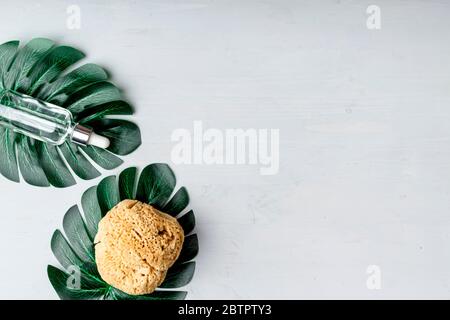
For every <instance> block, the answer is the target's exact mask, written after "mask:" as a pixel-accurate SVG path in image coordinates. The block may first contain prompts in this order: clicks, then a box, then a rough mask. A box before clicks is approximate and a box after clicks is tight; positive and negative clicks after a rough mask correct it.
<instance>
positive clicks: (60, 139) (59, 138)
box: [0, 89, 109, 148]
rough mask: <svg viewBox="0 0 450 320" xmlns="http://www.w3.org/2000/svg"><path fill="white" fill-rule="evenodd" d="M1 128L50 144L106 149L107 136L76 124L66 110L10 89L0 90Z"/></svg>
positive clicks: (107, 143) (107, 144)
mask: <svg viewBox="0 0 450 320" xmlns="http://www.w3.org/2000/svg"><path fill="white" fill-rule="evenodd" d="M0 126H4V127H8V128H10V129H12V130H13V131H15V132H19V133H22V134H24V135H26V136H29V137H31V138H34V139H37V140H41V141H44V142H47V143H50V144H53V145H60V144H62V143H64V141H66V140H68V139H70V140H71V141H73V142H75V143H77V144H81V145H87V144H91V145H95V146H98V147H101V148H107V147H108V146H109V140H108V139H107V138H106V137H103V136H100V135H97V134H95V133H94V132H93V131H92V129H90V128H87V127H84V126H82V125H80V124H78V123H75V122H74V120H73V117H72V114H71V113H70V111H69V110H67V109H65V108H61V107H59V106H56V105H54V104H51V103H48V102H45V101H41V100H38V99H35V98H33V97H30V96H27V95H25V94H21V93H18V92H15V91H12V90H2V89H0Z"/></svg>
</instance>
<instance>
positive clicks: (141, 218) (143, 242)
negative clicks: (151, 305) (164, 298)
mask: <svg viewBox="0 0 450 320" xmlns="http://www.w3.org/2000/svg"><path fill="white" fill-rule="evenodd" d="M183 241H184V232H183V229H182V227H181V226H180V224H179V223H178V221H177V220H176V219H175V218H173V217H171V216H170V215H168V214H165V213H163V212H161V211H159V210H157V209H155V208H154V207H152V206H151V205H148V204H146V203H142V202H140V201H137V200H123V201H121V202H120V203H119V204H117V205H116V206H115V207H114V208H112V209H111V210H110V211H109V212H108V213H107V214H106V215H105V216H104V217H103V219H102V220H100V223H99V224H98V232H97V235H96V236H95V239H94V243H95V260H96V262H97V268H98V271H99V273H100V275H101V277H102V278H103V280H105V281H106V282H107V283H109V284H110V285H112V286H113V287H115V288H117V289H119V290H122V291H124V292H126V293H128V294H133V295H138V294H147V293H151V292H153V291H154V290H155V288H156V287H157V286H159V285H160V284H161V283H162V282H163V281H164V278H165V276H166V273H167V269H169V268H170V267H171V266H172V265H173V263H174V262H175V261H176V259H178V256H179V255H180V251H181V248H182V246H183Z"/></svg>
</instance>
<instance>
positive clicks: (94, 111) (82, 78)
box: [0, 38, 141, 187]
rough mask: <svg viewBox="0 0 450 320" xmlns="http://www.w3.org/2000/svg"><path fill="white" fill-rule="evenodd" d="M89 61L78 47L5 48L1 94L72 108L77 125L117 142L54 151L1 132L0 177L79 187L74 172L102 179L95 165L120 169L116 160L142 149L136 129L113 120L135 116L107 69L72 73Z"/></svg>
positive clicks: (0, 51) (38, 43)
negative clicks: (102, 146)
mask: <svg viewBox="0 0 450 320" xmlns="http://www.w3.org/2000/svg"><path fill="white" fill-rule="evenodd" d="M83 58H84V54H83V53H82V52H80V51H79V50H77V49H75V48H72V47H68V46H58V45H56V44H55V43H54V42H53V41H51V40H48V39H42V38H37V39H33V40H31V41H30V42H28V43H27V44H26V45H25V46H23V47H22V48H19V42H18V41H10V42H6V43H4V44H2V45H0V91H1V90H2V89H11V90H14V91H17V92H20V93H23V94H26V95H30V96H32V97H35V98H38V99H41V100H44V101H47V102H49V103H53V104H56V105H59V106H61V107H64V108H67V109H68V110H70V111H71V112H72V115H73V117H74V119H75V121H77V122H79V123H82V124H83V125H85V126H90V127H92V128H94V129H95V131H96V132H97V133H99V134H101V135H104V136H106V137H108V138H109V139H110V141H111V145H110V146H109V147H108V149H107V150H104V149H100V148H97V147H93V146H86V147H80V146H78V145H76V144H73V143H71V142H65V143H64V144H62V145H60V146H53V145H50V144H46V143H44V142H41V141H36V140H34V139H32V138H28V137H26V136H24V135H22V134H19V133H15V132H12V131H11V129H7V128H4V127H0V173H1V174H2V175H3V176H5V177H6V178H8V179H10V180H12V181H16V182H18V181H20V176H22V178H23V180H24V181H26V182H27V183H29V184H32V185H36V186H49V185H53V186H55V187H67V186H71V185H73V184H75V183H76V180H75V178H74V176H73V174H72V172H73V173H74V174H75V175H77V176H78V177H80V178H81V179H85V180H89V179H93V178H95V177H98V176H99V175H100V172H99V171H98V170H97V169H96V168H95V166H94V165H93V164H92V161H93V162H95V163H96V164H98V165H99V166H100V167H102V168H105V169H113V168H116V167H117V166H119V165H120V164H121V163H122V160H121V159H120V158H119V157H117V156H116V155H126V154H129V153H130V152H132V151H134V150H135V149H136V148H137V147H138V146H139V145H140V144H141V136H140V131H139V128H138V127H137V125H136V124H134V123H132V122H130V121H127V120H123V119H117V117H115V119H108V118H107V116H117V115H130V114H132V113H133V111H132V108H131V106H130V105H129V104H128V103H126V102H125V101H123V100H122V97H121V94H120V91H119V90H118V89H117V87H115V86H114V85H113V84H111V83H110V82H107V80H108V76H107V73H106V72H105V70H103V69H102V68H101V67H99V66H97V65H95V64H85V65H82V66H81V67H78V68H76V69H73V70H69V69H70V67H71V66H72V65H74V64H75V63H77V62H79V61H80V60H81V59H83ZM19 172H20V173H19Z"/></svg>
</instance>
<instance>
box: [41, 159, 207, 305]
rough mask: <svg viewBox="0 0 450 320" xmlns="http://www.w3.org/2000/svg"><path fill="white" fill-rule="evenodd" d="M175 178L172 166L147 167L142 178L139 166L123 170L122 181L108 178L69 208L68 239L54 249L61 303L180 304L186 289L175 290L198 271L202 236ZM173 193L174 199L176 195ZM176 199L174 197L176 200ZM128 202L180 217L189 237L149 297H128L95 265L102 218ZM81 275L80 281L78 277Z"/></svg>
mask: <svg viewBox="0 0 450 320" xmlns="http://www.w3.org/2000/svg"><path fill="white" fill-rule="evenodd" d="M175 185H176V180H175V175H174V174H173V172H172V170H171V169H170V168H169V166H168V165H167V164H160V163H156V164H151V165H149V166H147V167H145V168H144V169H143V170H142V172H141V174H140V176H139V178H138V177H137V169H136V168H134V167H131V168H127V169H125V170H123V171H122V172H121V173H120V174H119V176H118V177H116V176H109V177H106V178H104V179H103V180H102V181H101V182H100V183H99V184H98V185H97V186H94V187H91V188H89V189H88V190H86V191H85V192H84V194H83V196H82V197H81V207H82V211H83V214H82V213H81V212H80V209H79V208H78V206H76V205H75V206H73V207H72V208H70V209H69V210H68V211H67V213H66V214H65V216H64V219H63V229H64V233H65V235H64V234H63V233H62V232H61V231H59V230H56V231H55V232H54V233H53V237H52V239H51V249H52V251H53V254H54V255H55V257H56V259H57V260H58V262H59V263H60V264H61V266H62V269H60V268H57V267H54V266H51V265H49V266H48V268H47V273H48V278H49V280H50V282H51V284H52V285H53V288H54V289H55V290H56V292H57V294H58V296H59V297H60V298H61V299H69V300H74V299H108V300H110V299H112V300H161V299H170V300H175V299H176V300H179V299H184V298H185V297H186V292H185V291H179V290H174V289H176V288H180V287H183V286H185V285H186V284H188V283H189V282H190V281H191V279H192V277H193V275H194V270H195V262H193V261H191V260H192V259H194V257H195V256H196V255H197V253H198V238H197V235H196V234H194V233H192V231H193V230H194V226H195V217H194V213H193V211H192V210H188V211H187V212H186V213H184V214H181V215H180V213H181V212H183V211H185V209H186V207H187V206H188V204H189V196H188V193H187V191H186V188H185V187H181V188H179V189H178V191H176V192H175V193H174V189H175ZM172 193H174V194H173V196H172ZM171 196H172V197H171ZM124 199H137V200H140V201H143V202H146V203H149V204H151V205H153V206H155V207H156V208H158V209H159V210H161V211H163V212H166V213H168V214H170V215H172V216H174V217H176V218H177V219H178V222H179V223H180V225H181V226H182V227H183V230H184V233H185V235H186V237H185V240H184V244H183V248H182V250H181V253H180V256H179V258H178V260H177V261H176V262H175V264H174V265H173V266H172V267H171V268H170V269H169V270H168V272H167V276H166V279H165V280H164V282H163V283H162V284H161V286H160V287H159V288H158V289H157V290H156V291H154V292H153V293H151V294H148V295H137V296H133V295H128V294H126V293H124V292H122V291H120V290H118V289H116V288H114V287H112V286H111V285H109V284H108V283H106V282H105V281H103V280H102V278H101V276H100V275H99V273H98V271H97V268H96V263H95V250H94V243H93V240H94V238H95V235H96V234H97V226H98V223H99V221H100V219H101V218H102V217H103V216H104V215H105V214H106V213H107V212H108V211H109V210H110V209H111V208H113V207H114V206H115V205H116V204H117V203H119V202H120V201H122V200H124ZM75 272H76V273H77V277H75V276H73V275H74V273H75Z"/></svg>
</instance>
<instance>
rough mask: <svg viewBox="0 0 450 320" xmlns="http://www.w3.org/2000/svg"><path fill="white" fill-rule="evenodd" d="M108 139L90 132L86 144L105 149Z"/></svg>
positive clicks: (107, 145)
mask: <svg viewBox="0 0 450 320" xmlns="http://www.w3.org/2000/svg"><path fill="white" fill-rule="evenodd" d="M109 143H110V142H109V139H108V138H106V137H104V136H101V135H98V134H96V133H95V132H91V135H90V136H89V139H88V141H87V144H90V145H93V146H96V147H99V148H103V149H106V148H108V147H109Z"/></svg>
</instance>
